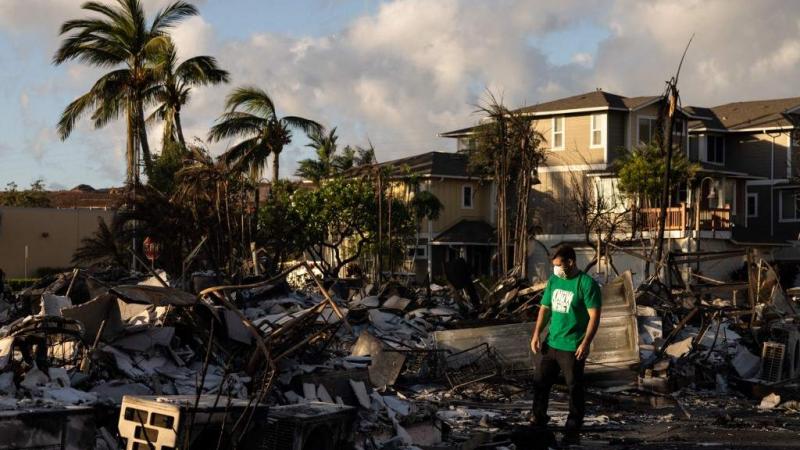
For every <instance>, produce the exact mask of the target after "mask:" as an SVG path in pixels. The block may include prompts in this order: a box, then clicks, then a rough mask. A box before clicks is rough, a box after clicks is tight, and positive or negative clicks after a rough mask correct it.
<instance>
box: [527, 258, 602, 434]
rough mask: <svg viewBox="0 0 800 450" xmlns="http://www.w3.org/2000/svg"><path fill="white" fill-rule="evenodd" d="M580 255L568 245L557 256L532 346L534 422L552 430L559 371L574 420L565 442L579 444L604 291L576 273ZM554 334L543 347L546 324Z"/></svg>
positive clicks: (567, 429) (550, 335) (593, 282)
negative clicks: (551, 404) (551, 405)
mask: <svg viewBox="0 0 800 450" xmlns="http://www.w3.org/2000/svg"><path fill="white" fill-rule="evenodd" d="M575 259H576V258H575V250H574V249H573V248H572V247H570V246H567V245H564V246H561V247H559V248H558V249H557V250H556V252H555V254H554V255H553V259H552V262H553V272H554V274H553V275H552V276H551V277H550V279H549V280H547V287H545V290H544V294H543V295H542V301H541V303H540V308H539V318H538V320H537V321H536V329H535V330H534V332H533V339H532V340H531V350H533V353H534V354H535V362H536V364H535V366H536V367H535V373H534V393H533V418H532V421H533V423H534V425H539V426H544V425H546V424H547V421H548V420H549V417H548V416H547V403H548V401H549V398H550V388H551V387H552V386H553V383H554V382H555V381H556V378H557V377H558V372H559V368H560V369H561V372H563V374H564V380H565V381H566V384H567V388H569V416H568V417H567V426H566V431H567V434H566V435H565V440H567V441H574V440H577V437H578V431H579V430H580V427H581V425H582V424H583V415H584V410H585V405H584V403H585V402H584V386H583V369H584V365H585V363H586V357H587V356H588V355H589V346H590V345H591V343H592V339H594V336H595V333H597V327H598V325H599V323H600V308H601V303H602V299H601V294H600V286H598V284H597V282H596V281H594V280H593V279H592V277H590V276H589V275H587V274H585V273H584V272H582V271H581V270H580V269H578V268H577V265H576V263H575ZM548 321H549V323H550V330H549V332H548V334H547V338H546V340H545V341H544V342H542V339H541V336H542V331H543V330H544V328H545V326H546V325H547V323H548Z"/></svg>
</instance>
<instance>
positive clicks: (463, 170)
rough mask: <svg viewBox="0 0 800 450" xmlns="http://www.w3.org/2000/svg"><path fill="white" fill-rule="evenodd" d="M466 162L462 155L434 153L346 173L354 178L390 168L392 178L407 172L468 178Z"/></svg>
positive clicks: (467, 158)
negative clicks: (378, 169)
mask: <svg viewBox="0 0 800 450" xmlns="http://www.w3.org/2000/svg"><path fill="white" fill-rule="evenodd" d="M468 160H469V157H468V156H467V155H466V154H464V153H452V152H435V151H434V152H427V153H421V154H419V155H413V156H408V157H405V158H400V159H394V160H391V161H386V162H382V163H378V164H373V165H369V166H359V167H354V168H352V169H350V170H349V171H348V173H349V174H351V175H353V176H355V175H358V174H363V173H366V172H370V171H373V170H374V169H375V168H376V167H390V168H391V172H390V173H391V175H392V176H394V177H403V176H404V175H405V174H406V173H407V172H410V173H413V174H415V175H429V176H439V177H469V176H470V173H469V170H468Z"/></svg>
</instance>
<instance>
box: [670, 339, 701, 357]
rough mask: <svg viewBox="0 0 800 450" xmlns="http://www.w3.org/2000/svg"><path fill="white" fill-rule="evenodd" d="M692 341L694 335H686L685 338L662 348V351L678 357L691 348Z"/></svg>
mask: <svg viewBox="0 0 800 450" xmlns="http://www.w3.org/2000/svg"><path fill="white" fill-rule="evenodd" d="M693 342H694V337H687V338H686V339H683V340H681V341H678V342H675V343H674V344H670V345H668V346H667V347H666V348H665V349H664V353H666V354H668V355H669V356H671V357H673V358H680V357H682V356H684V355H686V354H687V353H689V352H690V351H691V350H692V343H693Z"/></svg>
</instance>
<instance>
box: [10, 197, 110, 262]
mask: <svg viewBox="0 0 800 450" xmlns="http://www.w3.org/2000/svg"><path fill="white" fill-rule="evenodd" d="M113 216H114V211H111V210H103V209H55V208H13V207H0V268H2V269H3V270H4V271H5V272H6V275H7V276H9V277H22V276H25V265H26V264H25V263H26V260H25V246H27V247H28V259H27V268H28V269H27V271H28V275H29V276H32V275H33V273H34V272H35V271H36V269H37V268H40V267H69V266H70V265H71V263H70V261H71V260H72V254H73V253H74V252H75V249H77V248H78V246H79V245H80V241H81V239H83V238H85V237H88V236H90V235H91V234H92V233H94V231H95V230H97V220H98V219H97V218H98V217H102V218H103V219H104V220H105V221H106V223H110V222H111V220H112V218H113Z"/></svg>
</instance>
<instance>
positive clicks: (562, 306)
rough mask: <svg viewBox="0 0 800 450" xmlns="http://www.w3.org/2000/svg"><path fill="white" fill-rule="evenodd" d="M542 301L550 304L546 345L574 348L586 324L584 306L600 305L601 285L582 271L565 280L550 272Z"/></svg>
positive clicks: (595, 306) (587, 314) (583, 333)
mask: <svg viewBox="0 0 800 450" xmlns="http://www.w3.org/2000/svg"><path fill="white" fill-rule="evenodd" d="M541 304H542V306H546V307H548V308H550V332H549V333H548V335H547V345H549V346H550V347H552V348H554V349H556V350H563V351H575V350H577V349H578V346H579V345H581V341H583V338H584V336H585V335H586V327H587V326H588V325H589V312H588V311H587V310H588V309H591V308H597V309H600V307H601V304H602V299H601V295H600V286H599V285H598V284H597V282H596V281H594V280H593V279H592V277H590V276H589V275H586V274H585V273H583V272H579V273H578V274H577V275H575V276H574V277H572V278H567V279H566V280H565V279H562V278H560V277H557V276H555V275H552V276H551V277H550V279H549V280H547V287H545V289H544V294H543V296H542V302H541Z"/></svg>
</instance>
